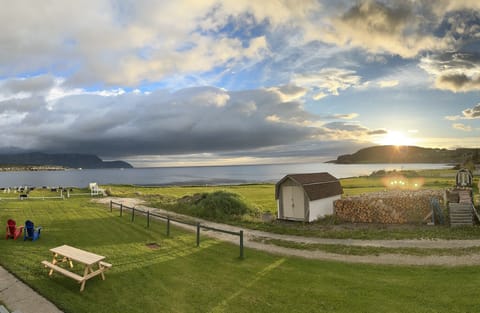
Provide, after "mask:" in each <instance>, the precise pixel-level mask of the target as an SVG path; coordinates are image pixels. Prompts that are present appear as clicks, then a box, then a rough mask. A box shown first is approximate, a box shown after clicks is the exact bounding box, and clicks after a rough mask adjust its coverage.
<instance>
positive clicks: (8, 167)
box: [0, 165, 68, 172]
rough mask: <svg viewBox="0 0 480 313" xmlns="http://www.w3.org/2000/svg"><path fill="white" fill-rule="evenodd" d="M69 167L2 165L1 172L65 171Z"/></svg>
mask: <svg viewBox="0 0 480 313" xmlns="http://www.w3.org/2000/svg"><path fill="white" fill-rule="evenodd" d="M67 169H68V168H66V167H63V166H55V165H0V172H38V171H65V170H67Z"/></svg>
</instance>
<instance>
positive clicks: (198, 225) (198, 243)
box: [197, 223, 200, 247]
mask: <svg viewBox="0 0 480 313" xmlns="http://www.w3.org/2000/svg"><path fill="white" fill-rule="evenodd" d="M199 246H200V223H197V247H199Z"/></svg>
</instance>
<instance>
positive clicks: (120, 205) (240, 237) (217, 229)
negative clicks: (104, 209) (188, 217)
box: [110, 201, 244, 259]
mask: <svg viewBox="0 0 480 313" xmlns="http://www.w3.org/2000/svg"><path fill="white" fill-rule="evenodd" d="M114 205H116V206H118V207H119V209H120V216H123V210H124V209H127V210H131V211H132V218H131V221H132V222H134V221H135V212H138V213H140V214H142V215H144V216H146V217H147V228H149V227H150V218H151V217H153V218H157V219H162V220H165V221H166V223H167V229H166V235H167V237H169V236H170V222H175V223H179V224H184V225H189V226H191V227H196V239H197V247H199V246H200V230H201V229H204V230H211V231H216V232H220V233H224V234H229V235H233V236H238V237H239V241H240V242H239V246H240V259H243V258H244V253H243V230H240V231H238V232H234V231H229V230H224V229H220V228H215V227H210V226H206V225H202V224H201V223H198V222H197V223H194V222H187V221H182V220H179V219H175V218H172V217H170V216H168V215H161V214H156V213H151V212H150V211H144V210H140V209H136V208H135V207H129V206H126V205H123V204H122V203H117V202H113V201H110V212H113V206H114Z"/></svg>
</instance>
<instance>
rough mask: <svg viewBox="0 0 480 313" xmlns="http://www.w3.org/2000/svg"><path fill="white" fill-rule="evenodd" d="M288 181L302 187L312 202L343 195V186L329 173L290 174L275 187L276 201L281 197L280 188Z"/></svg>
mask: <svg viewBox="0 0 480 313" xmlns="http://www.w3.org/2000/svg"><path fill="white" fill-rule="evenodd" d="M287 179H291V180H293V181H294V182H296V183H297V184H299V185H301V186H302V187H303V189H304V190H305V193H306V194H307V197H308V199H309V200H310V201H314V200H318V199H323V198H328V197H333V196H336V195H341V194H342V193H343V189H342V185H340V182H339V180H338V179H337V178H335V177H334V176H332V175H331V174H329V173H326V172H323V173H309V174H288V175H286V176H285V177H283V178H282V179H281V180H280V181H278V183H277V184H276V185H275V199H278V198H279V197H280V186H281V185H282V183H283V182H285V181H286V180H287Z"/></svg>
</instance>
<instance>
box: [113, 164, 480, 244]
mask: <svg viewBox="0 0 480 313" xmlns="http://www.w3.org/2000/svg"><path fill="white" fill-rule="evenodd" d="M455 173H456V171H453V170H425V171H417V172H413V171H408V172H406V173H405V174H406V175H405V176H407V178H409V179H411V180H412V181H416V180H418V179H419V178H420V179H421V180H422V181H423V187H422V188H427V189H439V188H447V187H452V186H453V185H454V184H455ZM340 182H341V184H342V187H343V190H344V196H351V195H358V194H362V193H369V192H376V191H383V190H385V184H384V181H383V180H382V177H373V176H368V177H367V176H364V177H353V178H345V179H341V180H340ZM477 182H478V180H477V179H475V181H474V185H475V187H474V195H475V199H476V203H477V204H478V202H479V196H480V195H479V193H478V188H477V187H476V185H477ZM104 187H105V188H106V189H107V190H108V192H109V193H110V194H111V195H113V196H119V197H136V198H143V199H144V200H146V201H147V204H148V205H150V206H153V207H158V208H163V209H169V210H174V211H177V212H179V213H185V212H184V211H181V210H176V208H175V206H174V205H171V204H172V203H174V202H175V199H179V198H181V197H184V196H191V195H193V194H196V193H202V192H215V191H219V190H222V191H227V192H232V193H236V194H239V195H240V196H241V197H242V198H243V199H244V201H245V202H246V203H247V204H249V205H251V207H253V208H256V209H257V210H258V211H259V212H270V213H272V214H273V215H274V216H275V215H276V210H277V204H276V201H275V185H274V184H251V185H239V186H170V187H138V186H104ZM221 222H226V223H229V224H234V225H238V226H241V227H245V228H251V229H258V230H263V231H268V232H275V233H280V234H292V235H303V236H314V237H323V238H352V239H419V238H424V239H425V238H428V239H434V238H442V239H474V238H475V239H478V238H480V228H479V227H459V228H450V227H448V226H435V227H431V226H426V225H378V224H363V225H354V224H350V223H339V222H338V221H336V220H335V218H327V219H324V220H321V221H318V222H314V223H299V222H286V221H274V222H263V221H262V220H261V218H260V216H259V215H257V216H253V217H252V216H249V215H246V216H244V217H243V218H242V219H232V220H222V221H221Z"/></svg>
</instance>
